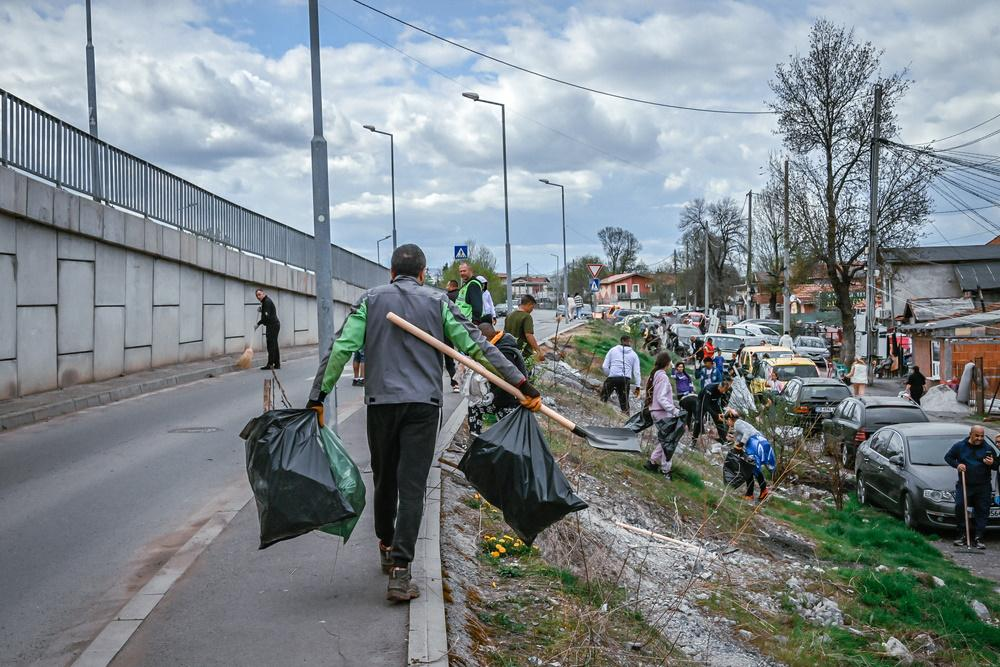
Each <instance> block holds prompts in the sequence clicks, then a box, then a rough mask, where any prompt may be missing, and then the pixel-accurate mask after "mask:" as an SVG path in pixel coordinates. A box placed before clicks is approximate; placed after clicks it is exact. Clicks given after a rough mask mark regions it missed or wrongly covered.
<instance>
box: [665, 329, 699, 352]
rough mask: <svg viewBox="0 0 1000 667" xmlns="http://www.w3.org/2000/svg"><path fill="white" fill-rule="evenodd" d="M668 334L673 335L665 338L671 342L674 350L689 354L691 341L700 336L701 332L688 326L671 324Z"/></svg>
mask: <svg viewBox="0 0 1000 667" xmlns="http://www.w3.org/2000/svg"><path fill="white" fill-rule="evenodd" d="M670 333H671V334H673V335H672V336H667V338H669V339H670V340H671V341H672V342H673V344H674V348H675V349H676V350H677V351H678V352H680V353H682V354H690V353H691V345H692V343H693V342H694V341H693V339H694V338H695V337H696V336H700V335H701V330H700V329H698V327H695V326H691V325H690V324H671V325H670Z"/></svg>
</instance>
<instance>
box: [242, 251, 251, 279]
mask: <svg viewBox="0 0 1000 667" xmlns="http://www.w3.org/2000/svg"><path fill="white" fill-rule="evenodd" d="M240 280H247V281H252V280H253V257H251V256H250V255H243V254H241V255H240Z"/></svg>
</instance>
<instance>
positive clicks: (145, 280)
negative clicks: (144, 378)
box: [125, 251, 153, 360]
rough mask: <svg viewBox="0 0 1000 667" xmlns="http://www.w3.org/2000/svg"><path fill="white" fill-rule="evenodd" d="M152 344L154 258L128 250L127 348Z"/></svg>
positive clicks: (126, 275)
mask: <svg viewBox="0 0 1000 667" xmlns="http://www.w3.org/2000/svg"><path fill="white" fill-rule="evenodd" d="M152 343H153V258H152V257H149V256H148V255H143V254H141V253H138V252H132V251H128V253H127V254H126V258H125V347H142V346H146V345H152ZM127 357H128V355H126V360H127Z"/></svg>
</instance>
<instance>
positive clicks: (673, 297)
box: [670, 248, 678, 306]
mask: <svg viewBox="0 0 1000 667" xmlns="http://www.w3.org/2000/svg"><path fill="white" fill-rule="evenodd" d="M677 288H678V285H677V248H674V288H673V289H672V290H670V294H671V296H672V298H671V299H670V301H671V302H672V303H671V304H670V305H671V306H675V305H677Z"/></svg>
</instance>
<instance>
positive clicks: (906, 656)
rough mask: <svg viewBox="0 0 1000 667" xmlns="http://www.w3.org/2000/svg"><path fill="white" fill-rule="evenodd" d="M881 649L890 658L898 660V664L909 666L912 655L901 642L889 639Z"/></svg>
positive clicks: (893, 638) (892, 638)
mask: <svg viewBox="0 0 1000 667" xmlns="http://www.w3.org/2000/svg"><path fill="white" fill-rule="evenodd" d="M882 647H883V648H884V649H885V652H886V653H887V654H888V655H889V657H890V658H895V659H896V660H899V662H900V663H901V664H903V665H909V664H911V663H912V662H913V654H912V653H910V650H909V649H908V648H906V645H905V644H903V642H901V641H899V640H898V639H896V638H895V637H889V639H888V640H887V641H886V642H885V643H884V644H882Z"/></svg>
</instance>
